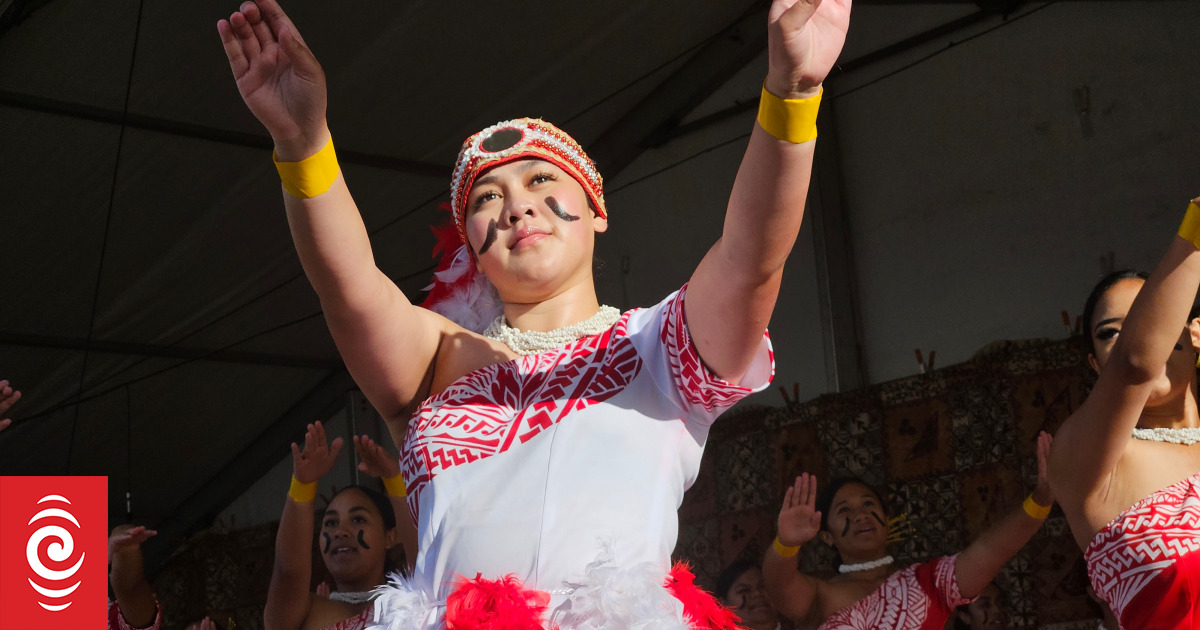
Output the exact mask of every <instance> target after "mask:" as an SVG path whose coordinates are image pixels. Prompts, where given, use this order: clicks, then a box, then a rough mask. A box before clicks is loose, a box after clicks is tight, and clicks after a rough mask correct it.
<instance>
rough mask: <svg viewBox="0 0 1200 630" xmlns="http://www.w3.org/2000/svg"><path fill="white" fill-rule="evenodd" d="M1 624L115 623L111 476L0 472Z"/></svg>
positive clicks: (59, 627)
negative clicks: (110, 559) (110, 555)
mask: <svg viewBox="0 0 1200 630" xmlns="http://www.w3.org/2000/svg"><path fill="white" fill-rule="evenodd" d="M0 567H2V569H0V630H103V629H104V628H107V627H108V614H107V613H108V478H107V477H0Z"/></svg>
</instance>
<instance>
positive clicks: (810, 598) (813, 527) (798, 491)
mask: <svg viewBox="0 0 1200 630" xmlns="http://www.w3.org/2000/svg"><path fill="white" fill-rule="evenodd" d="M816 504H817V477H816V476H815V475H809V474H808V473H804V474H803V475H800V476H799V477H796V482H795V483H794V484H793V485H792V486H791V487H790V488H788V489H787V492H786V493H785V494H784V495H783V508H782V509H780V510H779V519H778V521H777V525H778V527H779V534H778V536H777V537H776V542H775V544H773V545H772V546H771V548H770V549H768V550H767V553H766V556H765V557H764V558H763V580H764V581H765V582H766V585H767V596H769V597H770V598H771V603H772V604H774V605H775V610H777V611H779V612H780V613H781V614H783V615H784V616H785V617H788V618H789V619H792V620H795V621H800V620H802V619H805V618H806V617H808V615H809V614H810V613H811V612H812V611H813V606H814V605H815V604H816V600H817V587H818V585H819V584H820V583H819V582H818V581H817V580H816V579H814V578H811V577H809V576H807V575H804V574H803V573H801V572H800V571H799V569H797V568H796V554H797V553H798V552H799V547H800V546H801V545H803V544H804V543H806V542H808V541H810V540H812V539H813V538H816V536H817V532H819V531H821V513H820V512H818V511H816Z"/></svg>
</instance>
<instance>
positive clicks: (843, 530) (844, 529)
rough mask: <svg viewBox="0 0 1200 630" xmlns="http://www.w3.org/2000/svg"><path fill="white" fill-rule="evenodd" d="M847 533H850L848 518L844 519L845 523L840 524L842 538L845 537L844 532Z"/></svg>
mask: <svg viewBox="0 0 1200 630" xmlns="http://www.w3.org/2000/svg"><path fill="white" fill-rule="evenodd" d="M849 533H850V519H846V524H845V525H843V526H842V538H845V537H846V534H849Z"/></svg>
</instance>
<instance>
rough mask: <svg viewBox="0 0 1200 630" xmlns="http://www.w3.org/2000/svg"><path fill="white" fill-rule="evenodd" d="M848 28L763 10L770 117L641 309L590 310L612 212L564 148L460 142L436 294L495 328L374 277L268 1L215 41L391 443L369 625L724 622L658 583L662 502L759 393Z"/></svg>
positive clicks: (503, 135) (815, 14)
mask: <svg viewBox="0 0 1200 630" xmlns="http://www.w3.org/2000/svg"><path fill="white" fill-rule="evenodd" d="M848 22H849V0H812V1H809V0H775V2H773V3H772V5H771V8H770V11H769V24H768V25H767V28H768V31H769V54H768V57H769V69H768V73H767V78H766V81H765V84H764V91H763V97H762V98H763V100H762V107H761V109H760V114H759V118H758V124H756V126H755V128H754V130H753V132H752V134H751V137H750V140H749V143H748V146H747V149H746V154H745V157H744V158H743V161H742V165H741V168H740V169H739V171H738V175H737V178H736V181H735V183H734V186H733V191H732V194H731V196H730V199H729V204H728V208H727V212H726V220H725V223H724V229H723V232H722V235H721V237H720V239H719V240H718V242H717V243H716V244H715V245H713V246H712V248H711V249H710V250H709V252H708V254H707V255H706V256H705V258H704V259H703V260H702V262H701V263H700V265H699V267H697V269H696V270H695V272H694V273H693V274H692V276H691V279H690V281H689V282H688V284H687V285H686V286H685V288H684V289H681V290H679V291H678V292H676V293H673V294H671V295H670V296H668V297H667V298H666V299H665V300H664V301H663V302H661V303H660V304H658V305H657V306H654V307H652V308H649V309H645V310H636V311H631V312H628V313H625V314H621V313H619V312H617V311H616V309H612V308H607V307H605V308H602V307H601V306H600V305H599V303H598V300H597V298H596V293H595V289H594V284H593V278H592V251H593V246H594V239H595V235H596V233H597V232H603V231H604V230H605V229H606V228H607V225H608V223H607V222H608V208H607V207H606V205H605V202H604V195H603V183H602V179H601V177H600V175H599V174H598V173H597V172H596V171H595V168H594V165H593V164H592V162H591V160H590V159H588V158H587V156H586V154H584V152H583V150H582V149H581V148H580V147H579V145H578V144H576V143H575V142H574V140H572V139H571V138H570V137H569V136H567V135H566V134H565V133H563V132H562V131H561V130H559V129H557V128H556V127H554V126H553V125H550V124H549V123H545V122H543V121H540V120H532V119H518V120H512V121H506V122H503V123H500V124H497V125H494V126H492V127H489V128H487V129H484V130H483V131H481V132H480V133H478V134H475V135H474V136H471V137H470V138H468V140H467V142H466V143H465V145H464V147H463V149H462V151H461V153H460V155H459V159H458V162H457V164H456V166H455V169H454V172H453V177H452V181H451V209H452V211H453V214H454V219H455V222H456V226H457V229H458V233H459V237H460V243H461V246H462V249H461V250H460V251H459V252H458V253H457V255H456V256H455V257H454V258H455V259H456V260H457V261H459V262H460V263H462V262H463V261H465V263H464V264H460V265H457V266H455V267H453V268H452V269H451V270H448V272H450V271H452V273H447V274H446V275H443V276H440V279H441V280H445V281H448V282H449V281H455V280H459V279H461V277H462V276H461V273H471V272H472V271H473V270H474V271H478V272H481V273H480V276H479V277H478V279H479V280H480V281H481V282H484V284H485V285H486V291H483V293H489V294H490V292H491V290H492V287H494V290H495V295H496V296H497V298H498V300H499V302H500V304H501V307H502V308H501V312H500V313H499V315H498V316H497V318H496V319H495V320H493V321H492V322H491V323H490V325H489V326H488V329H489V330H487V331H486V332H487V334H480V333H479V332H476V331H474V330H469V329H467V328H465V327H463V326H461V325H459V324H458V323H455V322H454V321H451V320H450V319H448V318H447V317H445V316H442V315H440V314H438V313H434V312H431V311H429V310H426V309H422V308H419V307H416V306H414V305H413V304H411V303H410V301H409V298H408V297H407V296H405V295H403V294H402V293H401V292H400V291H399V290H398V289H397V288H396V286H395V285H394V284H393V283H392V282H391V281H389V280H388V278H387V277H386V276H385V275H384V274H383V273H381V272H380V271H379V270H378V269H377V268H376V267H375V263H374V260H373V258H372V255H371V248H370V241H369V239H368V238H367V233H366V230H365V229H364V228H363V223H362V220H361V218H360V217H359V214H358V211H357V208H356V207H355V204H354V200H353V198H351V196H350V193H349V190H348V188H347V187H346V182H345V180H344V179H343V177H342V175H341V173H340V171H339V170H338V168H337V165H336V161H335V160H334V157H333V148H332V147H333V145H332V143H331V141H330V134H329V130H328V129H327V127H326V122H325V107H326V90H325V80H324V74H323V72H322V70H321V67H320V65H319V64H318V63H317V61H316V58H315V57H314V56H313V54H312V52H311V51H310V50H309V49H308V48H307V47H306V46H305V45H304V42H303V40H302V39H301V37H300V35H299V33H298V32H297V31H296V28H295V26H294V25H293V24H292V23H291V21H290V20H289V19H288V18H287V16H286V15H284V13H283V11H282V10H281V9H280V8H279V5H278V4H277V3H276V2H275V0H261V2H259V3H258V4H257V5H254V4H250V3H246V4H243V5H242V7H241V9H240V10H239V11H238V12H236V13H234V14H233V15H231V16H230V18H229V20H228V21H225V20H222V21H221V22H220V23H219V24H218V30H219V32H220V34H221V39H222V41H223V44H224V47H225V51H226V54H227V56H228V58H229V62H230V66H231V68H232V69H233V74H234V77H235V79H236V81H237V85H238V89H239V92H240V93H241V95H242V98H243V100H244V101H245V102H246V104H247V106H248V107H249V108H250V110H251V112H252V113H254V115H255V116H256V117H257V118H258V119H259V120H260V121H261V122H262V123H263V124H264V126H266V127H267V130H268V131H269V132H270V134H271V136H272V138H273V139H274V141H275V152H276V157H277V160H278V161H279V163H278V167H279V170H280V174H281V178H282V180H283V185H284V189H285V194H284V205H285V206H286V208H287V214H288V220H289V224H290V225H291V228H292V236H293V239H294V240H295V244H296V249H297V251H298V253H299V254H300V259H301V262H302V263H303V265H304V269H305V272H306V273H307V275H308V278H309V280H310V281H311V283H312V285H313V287H314V289H316V291H317V294H318V295H319V297H320V299H321V303H322V306H323V308H324V312H325V317H326V320H327V322H328V324H329V327H330V330H331V332H332V334H333V337H334V339H335V341H336V342H337V344H338V348H339V350H340V351H341V354H342V357H343V359H344V360H345V361H346V365H347V367H348V369H349V370H350V372H351V374H352V375H353V376H354V378H355V380H356V382H357V383H358V385H359V386H360V387H361V389H362V391H363V392H364V393H365V394H366V395H367V397H368V398H369V399H370V401H371V402H372V404H373V405H374V406H375V407H376V409H378V411H379V412H380V413H381V414H382V415H383V416H384V418H385V419H386V420H387V422H388V425H389V428H390V430H391V432H392V435H393V437H394V438H395V440H396V441H397V444H402V445H403V448H402V453H401V466H402V469H403V472H404V477H405V480H406V481H407V483H408V488H409V497H408V498H409V510H410V514H411V515H412V517H413V518H414V519H415V520H417V522H418V529H419V534H420V541H419V547H420V553H419V555H418V558H417V562H416V567H415V571H414V575H413V577H412V578H411V579H409V580H398V581H397V584H396V587H395V589H394V590H393V592H392V593H390V594H388V595H387V596H386V597H385V598H381V599H380V600H379V601H378V603H377V615H378V617H379V620H380V621H383V622H386V623H388V624H390V626H391V627H395V628H399V627H439V626H440V625H443V624H444V625H445V626H446V627H451V628H453V627H483V626H487V625H489V624H490V625H496V624H498V623H500V622H501V620H500V618H501V617H503V618H504V619H503V622H504V623H511V624H512V626H511V627H538V626H540V625H541V624H543V623H545V624H553V625H557V626H558V627H560V628H572V627H581V626H587V627H589V628H600V627H631V626H633V625H641V624H649V626H650V627H654V626H657V627H687V624H689V623H691V624H694V625H696V626H702V625H711V624H721V623H725V622H726V621H727V619H728V614H727V611H724V610H723V609H721V608H720V607H719V606H718V605H716V604H715V601H714V600H713V599H712V598H711V596H707V597H706V596H705V595H706V594H701V593H698V592H697V589H696V588H695V587H694V586H693V585H692V582H691V579H690V574H687V573H686V572H683V571H676V572H674V573H670V574H669V571H670V568H671V567H670V553H671V550H672V548H673V547H674V546H675V540H676V535H677V530H678V515H677V508H678V506H679V503H680V501H681V499H682V495H683V492H684V490H685V489H686V488H688V487H689V486H690V485H691V483H692V482H693V481H694V479H695V475H696V472H697V468H698V466H699V462H700V456H701V453H702V451H703V446H704V442H705V439H706V437H707V432H708V427H709V425H710V424H711V423H712V422H713V420H714V419H715V418H716V417H717V416H718V415H719V414H720V413H721V412H722V411H723V410H724V409H726V408H728V407H729V406H730V405H732V404H733V403H734V402H736V401H737V400H738V399H740V398H741V397H743V396H745V395H746V394H748V393H749V392H751V391H752V390H755V389H759V388H762V387H765V386H766V385H767V383H768V382H769V380H770V376H771V372H772V367H773V365H772V359H771V354H770V346H769V344H768V342H767V339H766V336H765V329H766V325H767V321H768V320H769V319H770V315H771V311H772V309H773V308H774V304H775V300H776V297H777V295H778V291H779V283H780V279H781V277H782V270H783V264H784V262H785V260H786V258H787V255H788V253H789V252H790V250H791V247H792V245H793V243H794V242H795V238H796V234H797V232H798V230H799V227H800V221H801V217H802V214H803V208H804V204H805V197H806V193H807V189H808V181H809V175H810V171H811V167H812V159H813V147H814V142H813V139H814V138H815V129H816V127H815V123H814V120H815V114H816V106H817V103H818V101H819V96H820V84H821V81H822V80H823V79H824V77H825V75H826V74H827V73H828V72H829V70H830V69H831V68H832V66H833V63H834V61H835V60H836V58H837V56H838V54H839V52H840V51H841V47H842V44H843V42H844V40H845V32H846V27H847V24H848ZM501 89H502V88H501ZM464 267H465V270H464ZM470 286H472V287H475V286H478V285H476V284H474V283H472V284H470ZM685 296H686V297H685ZM467 310H468V311H470V310H471V309H467ZM460 314H461V313H460ZM414 410H415V412H416V413H415V414H414V413H413V411H414ZM410 418H411V419H410ZM518 618H519V619H518ZM514 619H516V620H515V621H514ZM471 624H475V625H471Z"/></svg>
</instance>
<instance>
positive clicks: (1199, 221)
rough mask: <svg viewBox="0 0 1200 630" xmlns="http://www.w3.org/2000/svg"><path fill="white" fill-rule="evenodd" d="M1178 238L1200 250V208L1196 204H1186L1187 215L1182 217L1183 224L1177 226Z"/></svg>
mask: <svg viewBox="0 0 1200 630" xmlns="http://www.w3.org/2000/svg"><path fill="white" fill-rule="evenodd" d="M1179 236H1181V237H1183V240H1185V241H1187V242H1189V243H1191V244H1192V245H1194V246H1195V247H1196V249H1200V206H1197V205H1196V202H1194V201H1193V202H1191V203H1189V204H1188V209H1187V214H1185V215H1183V223H1180V224H1179Z"/></svg>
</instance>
